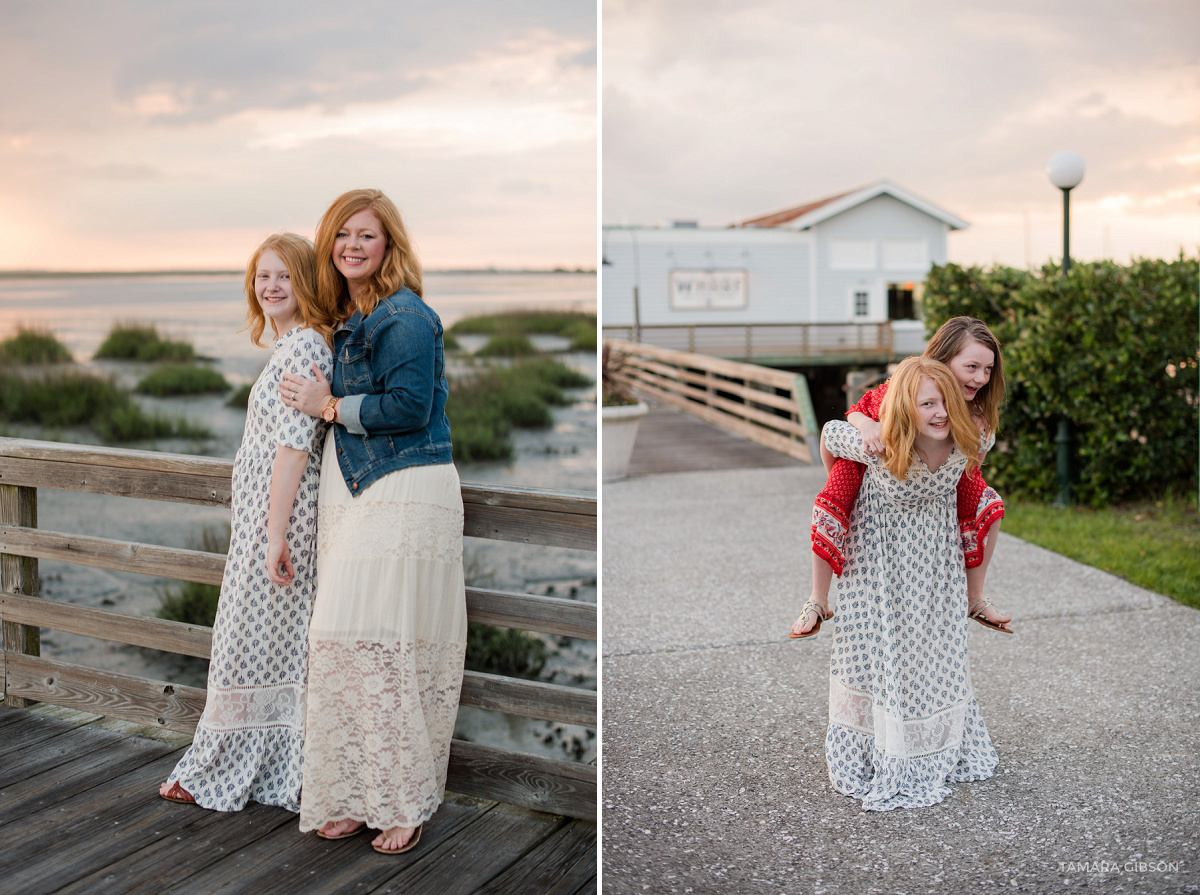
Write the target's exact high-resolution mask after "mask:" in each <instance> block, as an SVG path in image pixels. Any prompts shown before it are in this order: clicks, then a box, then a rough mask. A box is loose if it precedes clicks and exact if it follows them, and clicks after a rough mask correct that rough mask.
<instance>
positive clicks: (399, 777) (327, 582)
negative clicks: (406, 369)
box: [300, 430, 467, 831]
mask: <svg viewBox="0 0 1200 895" xmlns="http://www.w3.org/2000/svg"><path fill="white" fill-rule="evenodd" d="M328 438H329V441H328V442H327V444H326V451H325V456H324V459H323V468H322V470H321V473H322V475H321V491H320V500H319V504H318V506H319V517H318V525H317V538H318V541H317V543H318V553H317V594H316V598H315V608H314V612H313V618H312V622H311V623H310V625H309V664H308V715H307V721H306V740H305V744H304V785H303V788H302V790H301V799H300V829H301V830H302V831H304V830H315V829H319V828H320V827H322V826H324V825H325V824H326V823H328V822H329V821H334V820H342V819H347V818H349V819H353V820H361V821H365V822H366V823H367V825H368V826H369V827H371V828H373V829H376V830H386V829H389V828H391V827H415V826H416V825H418V824H420V823H423V822H425V821H426V820H428V819H429V818H430V817H432V816H433V813H434V811H436V810H437V807H438V805H440V804H441V802H442V798H443V794H444V791H445V786H446V765H447V762H448V760H449V754H450V739H451V736H452V735H453V733H454V721H455V717H456V715H457V713H458V696H459V691H460V689H461V687H462V674H463V659H464V657H465V654H466V635H467V610H466V592H465V588H464V585H463V568H462V531H463V507H462V493H461V491H460V485H459V479H458V471H457V470H456V469H455V467H454V466H453V465H452V464H442V465H437V466H414V467H409V468H407V469H402V470H398V471H396V472H393V473H390V474H389V475H386V476H384V477H383V478H382V479H380V480H378V481H376V482H375V483H374V484H372V485H371V486H370V487H369V488H367V490H366V491H365V492H363V494H362V495H361V496H360V497H357V498H352V497H351V496H350V491H349V489H347V487H346V481H345V479H344V478H343V477H342V473H341V470H340V469H339V468H338V463H337V449H336V446H335V445H334V444H333V442H332V439H333V432H332V430H331V431H330V433H329V436H328Z"/></svg>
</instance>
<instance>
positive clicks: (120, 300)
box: [0, 273, 597, 761]
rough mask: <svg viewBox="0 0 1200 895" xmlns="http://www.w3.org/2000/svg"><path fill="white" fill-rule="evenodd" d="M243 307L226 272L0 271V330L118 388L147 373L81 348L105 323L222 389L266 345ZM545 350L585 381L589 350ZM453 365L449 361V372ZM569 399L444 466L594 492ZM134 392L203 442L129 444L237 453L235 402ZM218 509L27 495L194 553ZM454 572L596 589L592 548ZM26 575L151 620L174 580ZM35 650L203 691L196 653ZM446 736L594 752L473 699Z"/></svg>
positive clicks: (482, 291) (463, 310)
mask: <svg viewBox="0 0 1200 895" xmlns="http://www.w3.org/2000/svg"><path fill="white" fill-rule="evenodd" d="M425 293H426V294H425V298H426V300H427V301H428V303H429V304H430V306H431V307H433V308H434V309H435V310H436V311H437V312H438V313H439V315H440V316H441V317H442V320H443V322H444V323H445V324H446V325H447V326H449V325H451V324H453V323H454V322H455V321H456V320H458V319H460V318H462V317H465V316H470V315H472V314H482V313H492V312H497V311H504V310H515V309H565V310H584V311H592V312H594V311H595V308H596V277H595V276H594V275H592V274H567V273H561V274H560V273H546V274H502V273H465V274H439V273H429V274H427V275H426V279H425ZM245 311H246V299H245V297H244V294H243V293H242V278H241V276H240V275H239V276H234V275H198V276H183V275H179V276H175V275H163V276H157V275H156V276H97V277H52V278H47V277H30V278H0V339H3V338H7V337H8V336H9V335H11V334H12V333H13V332H14V331H15V330H16V328H17V327H18V326H22V325H23V326H33V327H38V328H42V329H47V330H50V331H51V332H53V333H54V334H55V335H56V336H57V337H58V338H59V340H60V341H62V342H63V343H64V344H65V345H66V346H67V347H68V349H69V350H70V351H71V353H72V355H73V356H74V359H75V361H76V363H78V364H80V365H81V366H83V367H85V368H87V369H91V370H96V371H99V372H102V373H105V374H108V375H111V376H114V377H116V379H117V381H118V382H119V383H120V384H122V385H123V386H126V387H128V388H132V387H133V386H134V385H135V384H136V382H137V381H138V379H139V378H140V377H141V376H143V375H144V374H145V373H146V372H147V370H148V367H147V365H143V364H136V363H129V362H115V361H97V360H93V359H92V356H93V355H94V354H95V352H96V349H97V348H98V347H99V346H100V343H101V342H102V341H103V340H104V338H105V336H106V335H107V334H108V332H109V330H110V329H111V328H112V326H113V325H114V324H115V323H119V322H137V323H152V324H154V325H156V326H157V327H158V329H159V331H160V332H161V333H162V334H163V335H164V336H166V337H168V338H174V339H180V340H186V341H189V342H191V343H192V344H193V345H194V347H195V349H196V351H197V353H198V354H200V355H201V356H203V357H204V358H206V359H207V360H206V362H207V363H209V364H211V365H212V366H213V368H214V369H216V370H218V371H219V372H221V373H222V374H223V375H224V376H225V378H226V379H227V380H229V382H230V383H231V384H232V385H233V386H234V387H235V388H236V387H237V386H240V385H242V384H246V383H250V382H253V381H254V379H255V378H256V377H257V375H258V373H259V371H260V370H261V369H262V367H263V365H264V364H265V362H266V359H267V357H268V350H267V349H263V348H257V347H255V346H254V345H252V344H251V342H250V339H249V335H248V334H247V333H246V332H239V330H240V329H242V327H243V326H244V322H245ZM269 334H270V331H269V330H268V336H269ZM535 341H537V342H538V344H539V347H541V348H542V349H543V350H546V351H555V350H561V349H562V348H563V347H565V346H564V345H563V344H556V340H554V339H553V338H549V339H538V340H535ZM464 342H465V347H466V348H467V349H468V350H470V349H471V348H473V347H476V346H477V344H478V343H479V340H472V339H470V338H467V339H465V340H464ZM557 356H558V357H559V359H561V360H563V361H564V362H565V363H567V364H569V365H571V366H573V367H575V368H576V369H579V370H581V371H583V372H585V373H586V374H588V375H589V376H591V377H593V378H594V376H595V373H596V359H595V356H594V355H593V354H561V353H560V354H558V355H557ZM458 363H461V362H458ZM454 364H455V362H453V361H452V363H451V369H453V366H454ZM451 390H452V392H453V387H452V389H451ZM571 397H572V399H573V403H572V404H571V405H570V406H567V407H562V408H555V409H554V424H553V427H552V428H551V429H549V430H546V431H516V432H515V433H514V439H513V440H514V446H515V451H514V458H513V460H511V461H508V462H504V463H486V464H465V465H462V466H460V467H459V472H460V475H461V477H462V479H463V481H464V482H467V483H472V482H474V483H492V484H507V485H520V486H526V487H537V488H548V489H554V490H570V491H586V492H592V493H594V491H595V488H596V436H597V430H596V389H595V387H594V386H589V387H587V388H583V389H578V390H575V391H573V392H571ZM136 400H137V401H138V402H139V403H140V404H141V405H142V406H143V407H144V408H145V409H146V410H147V411H151V412H162V413H165V414H167V415H170V416H183V417H187V418H188V419H190V420H192V421H193V422H195V423H197V424H200V425H203V426H206V427H207V428H208V429H210V430H212V432H213V436H214V437H213V438H211V439H207V440H205V441H202V442H193V441H190V440H160V441H158V442H155V443H139V444H134V445H128V446H129V447H136V448H140V449H150V450H164V451H171V452H175V453H192V454H205V455H209V456H218V457H229V458H232V457H233V455H234V453H235V452H236V451H237V448H238V445H239V443H240V441H241V434H242V427H243V424H244V422H245V413H244V411H242V410H238V409H232V408H228V407H226V406H225V400H226V398H225V396H204V397H194V398H169V399H157V398H149V397H144V396H137V397H136ZM451 400H453V396H452V397H451ZM0 434H3V435H10V436H18V437H26V438H46V439H52V440H58V441H66V442H79V443H86V442H94V441H95V440H96V439H95V438H94V436H92V435H91V434H90V433H89V432H88V431H87V430H65V431H54V432H46V431H42V430H38V429H37V428H35V427H29V426H19V425H14V424H12V423H10V422H9V421H7V420H0ZM228 517H229V513H228V511H227V510H223V509H210V508H205V507H191V506H182V505H177V504H170V503H162V502H158V501H146V500H130V499H124V498H117V497H106V496H101V495H90V494H75V493H71V492H65V491H53V490H47V489H41V490H40V491H39V494H38V525H39V527H41V528H44V529H49V530H54V531H60V532H67V533H73V534H86V535H96V536H102V537H107V538H115V539H122V540H131V541H137V542H143V543H153V544H163V545H168V546H178V547H193V548H199V547H200V543H199V540H200V538H201V536H202V533H203V531H204V530H205V529H206V528H207V529H209V530H210V531H212V532H214V533H216V535H217V537H218V540H223V539H227V537H228V528H227V526H228ZM466 567H467V577H468V583H470V584H475V585H478V586H487V587H496V588H500V589H504V590H524V591H528V592H530V593H538V594H550V595H554V596H564V597H570V598H573V599H578V600H583V601H590V602H595V599H596V556H595V554H594V553H592V552H590V551H578V550H562V549H555V548H534V547H528V546H524V545H512V544H504V543H501V542H494V541H484V540H477V539H468V540H467V543H466ZM39 571H40V575H41V579H42V595H43V596H44V597H46V598H47V599H53V600H58V601H60V602H66V603H77V604H80V605H87V606H103V607H106V608H108V609H111V610H112V611H116V612H121V613H126V614H130V615H141V616H150V615H154V614H155V612H156V611H157V609H158V606H159V604H160V602H161V600H162V598H163V595H164V594H165V593H166V592H167V591H168V590H169V589H170V588H171V587H173V586H174V585H175V582H173V581H170V580H168V579H160V578H151V577H148V576H142V575H133V574H127V573H119V572H110V571H107V570H104V569H93V568H87V567H83V566H74V565H71V564H67V563H60V562H48V561H43V562H41V563H40V568H39ZM544 639H545V640H546V643H547V645H548V646H549V647H550V649H551V658H550V661H549V662H548V663H547V666H546V668H545V670H544V671H543V675H542V677H543V679H545V680H550V681H552V682H554V683H562V684H570V685H574V686H584V687H590V688H594V687H595V685H596V645H595V643H593V642H591V641H578V640H565V639H559V638H552V637H546V638H544ZM42 651H43V654H44V655H47V656H54V657H56V658H59V659H62V660H64V661H69V662H74V663H77V664H81V665H86V666H89V667H94V668H103V669H106V670H113V671H122V672H125V673H128V674H136V675H141V676H145V677H152V678H156V679H162V680H170V681H173V682H177V683H182V684H189V685H192V686H203V684H204V679H205V674H206V669H207V663H205V662H201V661H199V660H194V659H186V658H183V657H176V656H170V655H167V654H163V653H157V652H154V651H150V650H143V649H139V648H136V647H130V646H125V645H120V644H114V643H109V642H107V641H101V640H95V639H92V638H87V637H79V636H74V635H67V634H61V633H59V632H54V631H43V633H42ZM457 735H458V736H461V737H465V738H467V739H471V740H474V741H478V742H488V743H492V744H494V745H497V746H503V747H506V748H514V749H520V750H522V751H531V752H537V753H539V754H545V755H553V756H557V757H571V758H578V759H580V760H584V761H587V760H591V759H592V758H593V757H594V756H595V740H594V738H592V737H591V736H590V735H589V734H588V733H587V732H585V731H583V730H580V729H578V728H571V727H567V726H565V725H553V726H551V725H548V724H546V723H544V722H531V721H527V720H525V719H517V718H507V717H504V716H500V715H496V714H495V713H491V712H483V711H479V710H471V709H465V708H464V709H463V710H462V712H461V714H460V719H459V729H458V731H457Z"/></svg>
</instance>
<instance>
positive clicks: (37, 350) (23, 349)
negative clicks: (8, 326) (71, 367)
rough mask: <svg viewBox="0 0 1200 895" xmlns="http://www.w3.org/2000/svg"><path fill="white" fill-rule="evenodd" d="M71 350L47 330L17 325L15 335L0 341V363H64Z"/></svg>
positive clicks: (68, 357)
mask: <svg viewBox="0 0 1200 895" xmlns="http://www.w3.org/2000/svg"><path fill="white" fill-rule="evenodd" d="M70 360H71V352H70V351H68V350H67V346H66V345H64V344H63V343H62V342H60V341H59V340H58V337H57V336H55V335H54V333H52V332H50V331H48V330H42V329H34V328H32V327H25V326H20V327H17V332H16V335H13V336H10V337H9V338H7V339H5V340H4V341H3V342H0V363H8V364H64V363H68V362H69V361H70Z"/></svg>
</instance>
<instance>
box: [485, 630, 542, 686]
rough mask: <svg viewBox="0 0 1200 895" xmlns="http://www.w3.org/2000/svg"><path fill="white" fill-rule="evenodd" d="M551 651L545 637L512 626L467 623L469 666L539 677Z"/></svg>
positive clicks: (500, 672)
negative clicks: (544, 639) (541, 638)
mask: <svg viewBox="0 0 1200 895" xmlns="http://www.w3.org/2000/svg"><path fill="white" fill-rule="evenodd" d="M549 656H550V652H549V650H548V649H547V648H546V644H545V642H544V641H542V640H540V639H539V638H537V637H533V636H532V635H529V634H526V633H525V632H524V631H515V630H513V629H511V628H498V627H496V626H494V625H485V624H481V623H479V622H471V623H470V624H468V625H467V659H466V667H467V668H468V669H469V670H471V671H482V672H485V673H487V674H502V675H505V676H507V677H522V678H527V679H531V680H532V679H536V678H537V677H538V675H539V674H541V672H542V668H543V667H545V665H546V660H547V659H548V658H549Z"/></svg>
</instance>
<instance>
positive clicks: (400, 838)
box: [371, 827, 417, 851]
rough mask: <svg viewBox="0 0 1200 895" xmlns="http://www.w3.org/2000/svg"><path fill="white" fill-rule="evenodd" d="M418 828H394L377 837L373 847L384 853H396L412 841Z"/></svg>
mask: <svg viewBox="0 0 1200 895" xmlns="http://www.w3.org/2000/svg"><path fill="white" fill-rule="evenodd" d="M416 832H417V827H392V828H390V829H387V830H384V831H383V832H382V833H380V834H379V835H378V836H376V837H375V839H374V841H373V842H372V843H371V845H372V846H373V847H374V848H381V849H383V850H384V851H396V850H398V849H401V848H404V846H406V845H408V843H409V842H410V841H412V838H413V835H414V834H415V833H416Z"/></svg>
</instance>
